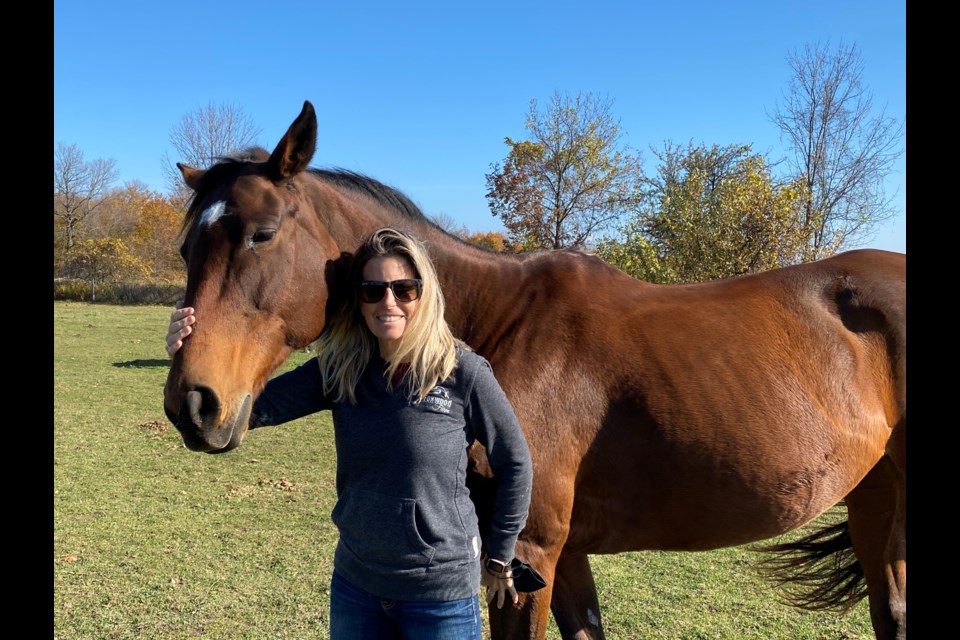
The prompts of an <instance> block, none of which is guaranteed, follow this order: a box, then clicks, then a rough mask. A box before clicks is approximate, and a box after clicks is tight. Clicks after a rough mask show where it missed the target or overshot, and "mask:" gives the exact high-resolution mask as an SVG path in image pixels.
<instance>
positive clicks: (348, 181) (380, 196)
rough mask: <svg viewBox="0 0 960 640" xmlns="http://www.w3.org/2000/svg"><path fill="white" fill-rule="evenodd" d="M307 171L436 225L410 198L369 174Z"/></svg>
mask: <svg viewBox="0 0 960 640" xmlns="http://www.w3.org/2000/svg"><path fill="white" fill-rule="evenodd" d="M309 172H310V173H311V174H312V175H314V176H316V177H318V178H320V179H321V180H324V181H326V182H329V183H331V184H332V185H333V186H335V187H338V188H345V189H350V190H352V191H356V192H358V193H362V194H364V195H366V196H369V197H370V198H372V199H373V200H374V201H376V202H377V203H379V204H381V205H383V206H385V207H388V208H390V209H393V210H394V211H396V212H397V213H400V214H402V215H403V216H404V217H407V218H410V219H411V220H414V221H416V222H420V223H424V224H431V225H433V226H436V225H435V224H434V223H433V221H432V220H430V219H429V218H428V217H427V216H426V214H424V213H423V211H421V210H420V208H419V207H418V206H417V205H415V204H413V202H412V201H411V200H410V198H408V197H407V196H406V195H404V194H403V193H401V192H400V191H398V190H397V189H394V188H393V187H388V186H387V185H385V184H383V183H382V182H380V181H379V180H375V179H374V178H371V177H370V176H367V175H364V174H362V173H357V172H356V171H350V170H349V169H342V168H339V167H336V168H332V169H314V168H311V169H309Z"/></svg>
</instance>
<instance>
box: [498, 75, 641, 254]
mask: <svg viewBox="0 0 960 640" xmlns="http://www.w3.org/2000/svg"><path fill="white" fill-rule="evenodd" d="M612 104H613V103H612V101H611V100H602V99H597V98H595V97H594V96H593V95H592V94H589V93H588V94H585V95H584V94H577V95H576V96H572V97H571V96H561V95H560V94H558V93H555V94H554V95H553V96H552V98H551V100H550V104H549V105H548V106H547V108H546V110H545V111H543V112H541V111H538V109H537V101H536V100H535V99H534V100H531V101H530V112H529V115H528V116H527V120H526V129H527V131H528V132H529V135H530V139H529V140H521V141H514V140H511V139H510V138H509V137H508V138H506V139H505V142H506V144H507V146H509V147H510V152H509V154H508V155H507V157H506V159H504V161H503V163H502V164H501V163H495V164H493V165H492V171H491V173H489V174H487V176H486V180H487V195H486V197H487V202H488V204H489V206H490V211H491V213H492V214H493V215H494V216H497V217H499V218H500V219H501V220H503V224H504V226H505V227H506V229H507V232H508V234H509V238H510V241H511V243H512V244H513V245H515V246H517V247H522V248H523V249H526V250H533V249H559V248H561V247H583V246H585V245H586V244H587V243H588V241H589V240H590V239H591V238H592V237H594V236H595V235H596V234H598V233H599V232H601V231H603V230H604V229H606V228H608V227H610V226H611V225H612V224H614V223H615V222H616V221H617V220H618V219H620V217H621V216H622V215H623V213H624V212H626V211H627V210H629V209H630V207H631V206H632V205H633V204H634V203H635V201H636V198H637V195H638V190H637V189H638V185H639V183H640V179H641V177H642V170H641V166H640V160H639V158H638V157H637V156H635V155H633V154H631V153H630V150H629V148H628V147H627V146H626V145H625V144H623V142H622V138H623V133H622V131H621V129H620V123H619V121H616V120H614V118H613V116H612V114H611V106H612Z"/></svg>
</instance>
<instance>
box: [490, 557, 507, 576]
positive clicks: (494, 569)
mask: <svg viewBox="0 0 960 640" xmlns="http://www.w3.org/2000/svg"><path fill="white" fill-rule="evenodd" d="M506 570H507V565H505V564H502V563H500V562H497V561H496V560H487V571H489V572H490V573H503V572H504V571H506Z"/></svg>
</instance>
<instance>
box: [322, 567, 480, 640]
mask: <svg viewBox="0 0 960 640" xmlns="http://www.w3.org/2000/svg"><path fill="white" fill-rule="evenodd" d="M481 629H482V626H481V621H480V597H479V596H478V595H475V596H473V597H472V598H464V599H463V600H450V601H447V602H418V601H415V600H385V599H383V598H379V597H377V596H375V595H373V594H372V593H368V592H366V591H364V590H363V589H360V588H358V587H355V586H353V585H352V584H350V583H349V582H347V581H346V580H345V579H344V578H343V576H340V575H339V574H337V572H336V571H334V572H333V579H332V580H331V581H330V640H401V639H402V640H481Z"/></svg>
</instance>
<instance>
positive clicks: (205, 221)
mask: <svg viewBox="0 0 960 640" xmlns="http://www.w3.org/2000/svg"><path fill="white" fill-rule="evenodd" d="M226 209H227V203H226V201H224V200H217V201H216V202H214V203H213V204H212V205H210V206H209V207H207V208H206V209H204V210H203V214H201V216H200V224H201V225H203V226H210V225H211V224H213V223H214V222H216V221H217V220H218V219H219V218H220V216H222V215H223V213H224V211H226Z"/></svg>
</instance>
